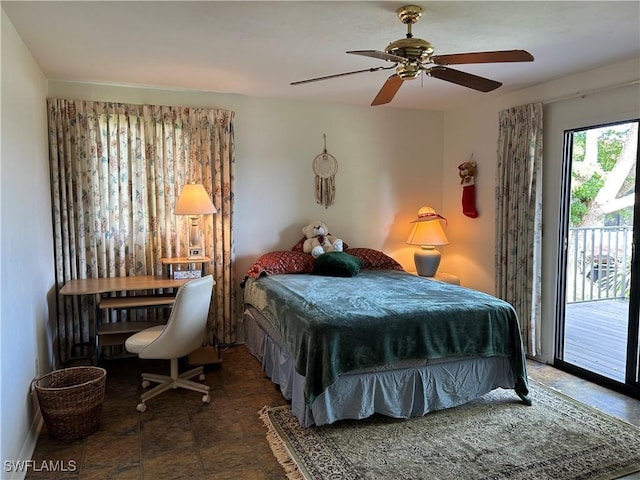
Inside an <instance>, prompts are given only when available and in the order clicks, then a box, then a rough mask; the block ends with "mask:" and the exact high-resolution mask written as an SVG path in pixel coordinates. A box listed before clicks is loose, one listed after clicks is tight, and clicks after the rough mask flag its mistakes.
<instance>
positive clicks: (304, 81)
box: [291, 65, 395, 85]
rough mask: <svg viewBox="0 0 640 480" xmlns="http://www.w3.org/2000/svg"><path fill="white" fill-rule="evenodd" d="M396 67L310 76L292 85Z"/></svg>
mask: <svg viewBox="0 0 640 480" xmlns="http://www.w3.org/2000/svg"><path fill="white" fill-rule="evenodd" d="M394 67H395V65H392V66H390V67H371V68H365V69H364V70H355V71H353V72H345V73H336V74H334V75H327V76H326V77H318V78H310V79H308V80H300V81H298V82H291V85H301V84H303V83H311V82H318V81H320V80H328V79H330V78H338V77H345V76H347V75H354V74H356V73H364V72H377V71H379V70H389V69H390V68H394Z"/></svg>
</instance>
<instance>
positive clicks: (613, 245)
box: [566, 226, 632, 303]
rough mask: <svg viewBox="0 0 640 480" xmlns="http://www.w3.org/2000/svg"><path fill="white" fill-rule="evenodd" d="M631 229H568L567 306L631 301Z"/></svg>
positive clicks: (626, 227)
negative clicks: (596, 302) (623, 300)
mask: <svg viewBox="0 0 640 480" xmlns="http://www.w3.org/2000/svg"><path fill="white" fill-rule="evenodd" d="M631 235H632V229H631V227H630V226H623V227H580V228H570V229H569V239H568V245H567V292H566V294H567V303H574V302H585V301H594V300H612V299H628V298H629V285H630V275H629V272H630V271H631V241H632V238H631Z"/></svg>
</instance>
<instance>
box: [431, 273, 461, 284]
mask: <svg viewBox="0 0 640 480" xmlns="http://www.w3.org/2000/svg"><path fill="white" fill-rule="evenodd" d="M425 278H431V279H433V280H437V281H439V282H444V283H450V284H451V285H460V278H459V277H458V276H456V275H454V274H453V273H445V272H437V273H436V274H435V276H433V277H425Z"/></svg>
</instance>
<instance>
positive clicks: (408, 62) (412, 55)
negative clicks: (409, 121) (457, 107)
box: [291, 5, 533, 106]
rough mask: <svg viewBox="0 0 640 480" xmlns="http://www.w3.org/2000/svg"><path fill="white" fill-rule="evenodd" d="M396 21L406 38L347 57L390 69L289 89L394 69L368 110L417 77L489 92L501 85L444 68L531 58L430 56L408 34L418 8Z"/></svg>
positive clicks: (429, 48) (514, 54) (503, 53)
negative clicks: (383, 63) (382, 63)
mask: <svg viewBox="0 0 640 480" xmlns="http://www.w3.org/2000/svg"><path fill="white" fill-rule="evenodd" d="M397 15H398V18H399V19H400V21H401V22H402V23H404V24H405V25H406V26H407V35H406V38H402V39H400V40H396V41H395V42H392V43H390V44H389V46H387V48H385V49H384V52H382V51H379V50H351V51H348V52H347V53H351V54H354V55H362V56H365V57H372V58H377V59H380V60H386V61H388V62H392V63H393V65H390V66H386V67H383V66H380V67H372V68H367V69H364V70H355V71H352V72H345V73H337V74H335V75H327V76H325V77H318V78H311V79H309V80H301V81H298V82H292V83H291V85H301V84H303V83H309V82H317V81H319V80H328V79H330V78H337V77H344V76H346V75H353V74H356V73H363V72H377V71H380V70H390V69H393V68H395V70H396V73H394V74H393V75H391V76H390V77H389V78H388V79H387V81H386V82H385V83H384V85H383V86H382V88H381V89H380V91H379V92H378V94H377V95H376V97H375V98H374V99H373V102H371V105H372V106H375V105H383V104H385V103H389V102H390V101H391V100H393V97H394V96H395V95H396V93H398V90H399V89H400V87H401V86H402V84H403V83H404V81H405V80H413V79H415V78H417V77H418V76H419V75H420V74H421V73H424V74H426V75H428V76H429V77H434V78H439V79H440V80H445V81H447V82H451V83H455V84H458V85H461V86H463V87H468V88H472V89H474V90H478V91H480V92H490V91H492V90H495V89H496V88H498V87H500V86H501V85H502V83H500V82H496V81H495V80H490V79H488V78H484V77H479V76H477V75H472V74H470V73H466V72H462V71H460V70H454V69H453V68H448V67H447V66H446V65H462V64H469V63H498V62H531V61H533V56H532V55H531V54H530V53H529V52H527V51H525V50H499V51H494V52H473V53H454V54H450V55H434V54H433V51H434V50H433V45H431V44H430V43H429V42H427V41H426V40H422V39H421V38H415V37H414V36H413V34H412V33H411V26H412V25H413V24H415V23H417V22H418V20H419V19H420V17H421V16H422V7H419V6H417V5H406V6H404V7H400V8H399V9H398V10H397Z"/></svg>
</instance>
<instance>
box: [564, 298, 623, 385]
mask: <svg viewBox="0 0 640 480" xmlns="http://www.w3.org/2000/svg"><path fill="white" fill-rule="evenodd" d="M628 316H629V302H628V301H626V300H600V301H593V302H583V303H570V304H567V308H566V316H565V342H564V361H565V362H567V363H571V364H573V365H576V366H578V367H581V368H585V369H587V370H590V371H592V372H595V373H598V374H600V375H604V376H605V377H608V378H611V379H614V380H617V381H619V382H623V383H624V381H625V366H626V355H627V326H628Z"/></svg>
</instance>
